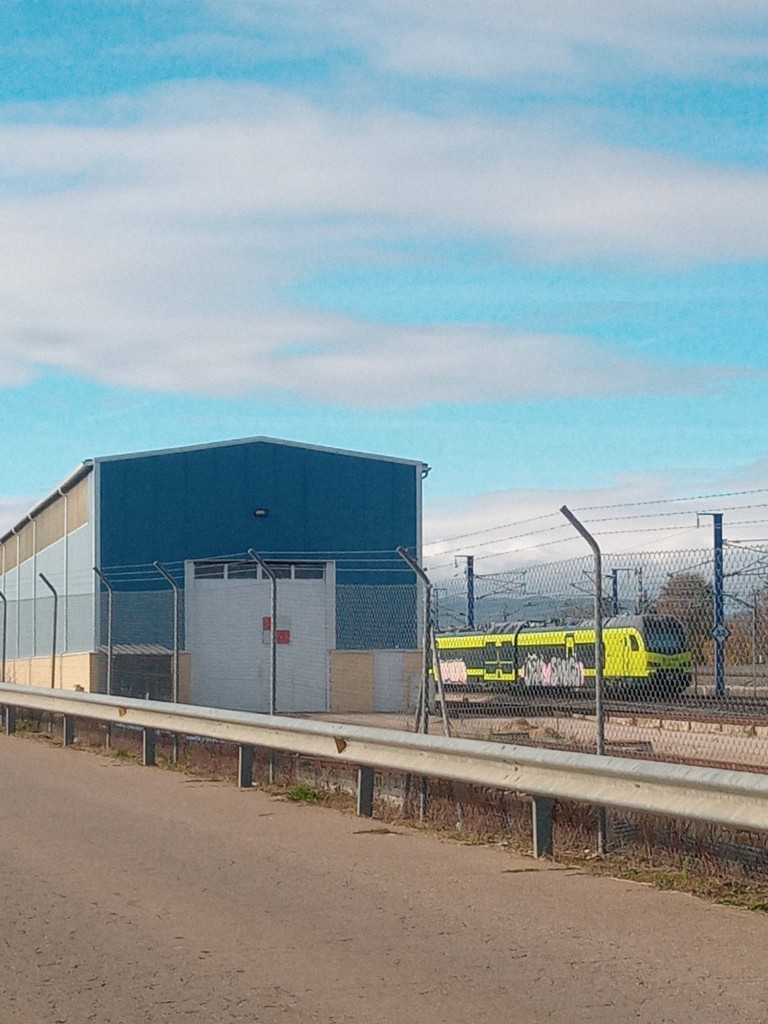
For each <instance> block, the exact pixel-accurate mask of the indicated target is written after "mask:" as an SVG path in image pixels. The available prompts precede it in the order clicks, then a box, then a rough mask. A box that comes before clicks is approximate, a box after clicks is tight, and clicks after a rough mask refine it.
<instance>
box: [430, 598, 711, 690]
mask: <svg viewBox="0 0 768 1024" xmlns="http://www.w3.org/2000/svg"><path fill="white" fill-rule="evenodd" d="M490 630H491V631H490V632H487V633H481V632H466V633H450V634H441V635H439V636H438V637H437V639H436V646H437V654H438V658H439V659H440V668H441V673H442V676H443V682H444V684H445V686H446V688H447V689H448V690H449V691H451V690H453V691H459V692H460V691H462V690H466V691H469V692H472V691H486V692H487V691H489V690H492V691H495V692H504V691H506V690H510V691H516V692H518V693H519V691H521V690H523V689H524V690H525V691H530V692H532V693H536V694H551V695H552V696H555V695H557V696H564V695H567V694H574V695H577V694H579V695H582V696H585V695H587V694H590V693H592V694H593V693H594V692H595V625H594V622H582V623H580V624H578V625H575V626H549V625H546V626H537V625H531V624H527V623H514V622H509V623H500V624H496V625H493V626H491V627H490ZM603 651H604V668H603V678H604V685H605V695H606V697H609V698H616V699H631V698H639V699H645V700H658V699H661V700H674V699H675V698H676V697H679V696H680V694H682V693H683V692H684V691H685V690H686V689H687V688H688V687H689V686H690V684H691V653H690V646H689V644H688V638H687V635H686V630H685V626H684V625H683V623H682V622H680V620H679V619H676V618H674V617H673V616H671V615H650V614H647V615H616V616H613V617H612V618H609V619H606V621H605V623H604V625H603Z"/></svg>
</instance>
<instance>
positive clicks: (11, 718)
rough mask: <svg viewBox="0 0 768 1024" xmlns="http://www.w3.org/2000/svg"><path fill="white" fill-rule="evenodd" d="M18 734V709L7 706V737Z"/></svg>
mask: <svg viewBox="0 0 768 1024" xmlns="http://www.w3.org/2000/svg"><path fill="white" fill-rule="evenodd" d="M15 732H16V708H14V707H12V706H11V705H10V704H6V705H5V735H6V736H13V734H14V733H15Z"/></svg>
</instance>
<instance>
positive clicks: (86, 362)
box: [0, 88, 768, 406]
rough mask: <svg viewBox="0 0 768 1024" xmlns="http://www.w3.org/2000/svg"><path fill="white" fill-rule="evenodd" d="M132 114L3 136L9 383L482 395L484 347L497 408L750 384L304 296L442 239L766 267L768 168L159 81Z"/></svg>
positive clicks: (545, 254) (0, 324)
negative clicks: (302, 301) (321, 282)
mask: <svg viewBox="0 0 768 1024" xmlns="http://www.w3.org/2000/svg"><path fill="white" fill-rule="evenodd" d="M120 107H121V104H119V103H118V104H116V105H115V104H113V107H112V109H117V108H120ZM201 111H202V113H201ZM129 115H130V116H129ZM122 122H123V123H122V125H121V126H120V127H115V126H112V127H109V126H101V127H99V128H88V127H84V126H71V125H52V124H50V123H39V124H30V125H26V126H19V125H6V126H0V237H2V247H3V249H2V253H3V274H2V278H1V279H0V382H2V383H5V384H10V383H17V382H19V381H20V380H22V379H24V377H25V376H28V375H30V374H33V373H35V372H37V371H38V370H39V369H41V368H55V369H64V370H68V371H71V372H73V373H77V374H85V375H87V376H90V377H91V378H95V379H98V380H102V381H106V382H110V383H118V384H124V385H134V386H139V387H149V388H157V389H169V390H183V391H190V392H201V393H202V392H205V393H214V394H234V393H247V392H254V391H258V390H259V389H269V390H270V391H272V392H274V391H275V390H276V391H278V392H282V393H285V394H287V395H290V396H294V397H295V396H296V395H299V396H303V397H306V396H310V397H312V398H315V399H318V400H321V401H329V402H339V403H343V404H351V405H379V406H390V405H404V404H417V403H425V402H435V401H463V400H466V398H467V389H466V384H465V381H466V379H467V378H470V379H472V378H474V377H476V375H477V354H478V353H479V352H482V353H483V356H484V357H485V358H486V359H487V360H489V361H493V364H494V365H497V366H503V367H504V369H505V372H503V373H498V372H495V373H493V374H486V375H483V381H482V389H481V390H479V391H478V392H477V397H478V399H479V400H482V401H485V400H488V399H510V398H511V399H514V398H521V399H528V398H534V397H541V396H563V395H595V394H606V393H607V394H627V393H641V392H647V391H659V390H660V391H670V390H677V391H683V392H685V391H688V392H693V393H696V392H699V391H700V390H701V389H702V388H706V387H708V386H710V385H717V384H718V382H720V381H724V380H727V379H728V378H729V377H730V376H732V375H733V373H735V372H737V371H735V370H732V369H731V370H729V369H728V368H721V369H720V370H717V369H711V368H710V369H706V368H701V367H700V368H696V367H692V368H688V369H687V370H686V371H685V381H684V383H681V371H680V370H679V369H678V370H677V371H676V376H675V378H674V379H673V377H672V376H671V374H670V372H669V371H667V370H665V369H664V368H662V367H658V366H654V365H652V364H646V363H642V362H639V361H637V360H634V361H633V360H630V359H627V358H625V357H623V356H622V355H621V353H620V351H619V350H618V349H615V348H613V347H612V346H611V345H609V344H607V343H598V342H596V341H593V340H590V339H589V338H578V337H566V336H552V335H544V334H542V335H537V334H531V333H527V332H521V331H518V330H515V329H512V328H509V329H503V328H494V329H491V328H489V327H487V326H484V325H482V324H480V325H464V326H459V325H455V324H454V325H451V324H445V325H436V326H413V325H410V326H409V325H386V324H383V323H374V322H367V321H364V320H357V319H354V318H351V317H348V316H344V315H341V314H334V313H326V312H318V311H316V310H313V309H311V308H302V307H300V306H299V305H298V303H297V302H296V301H290V300H288V299H287V298H286V289H288V288H291V287H294V286H296V288H297V290H298V292H299V293H300V285H301V281H302V280H304V279H311V277H312V276H313V275H314V274H315V273H317V272H318V271H321V272H326V271H328V270H329V269H332V268H333V267H334V266H335V265H348V264H354V265H362V264H365V263H366V262H371V263H372V262H377V261H381V260H384V259H393V258H395V257H393V255H392V252H393V251H394V250H395V247H394V246H393V247H391V248H390V249H389V251H388V250H387V246H388V245H389V244H390V243H397V246H398V247H399V248H400V251H401V252H405V254H406V255H405V257H404V258H406V259H407V258H410V257H409V251H412V250H413V249H414V248H418V246H419V245H420V244H422V243H424V242H429V241H432V240H434V239H440V238H443V239H446V238H457V237H458V238H469V239H481V238H482V239H486V240H488V241H490V242H491V243H492V244H494V245H497V246H502V247H507V248H508V249H510V250H517V251H518V252H524V253H527V254H528V255H529V256H530V255H531V254H533V255H535V256H536V257H538V258H539V259H543V260H550V259H555V258H560V259H572V260H575V261H577V262H583V261H585V260H589V259H592V258H604V257H606V256H612V257H616V256H618V257H622V258H635V259H641V260H658V259H659V258H661V259H670V260H677V261H687V260H706V259H727V258H733V259H739V260H741V259H751V258H752V259H754V258H760V257H764V256H765V255H766V254H768V174H765V173H761V172H757V171H741V170H736V169H734V168H728V167H712V166H705V165H700V164H696V163H694V162H692V161H686V160H681V159H672V158H668V157H660V156H654V155H649V154H643V153H639V152H630V151H622V150H619V149H611V148H610V147H607V146H598V145H593V144H585V143H582V144H579V143H578V142H576V141H575V140H574V139H571V138H567V139H566V138H558V137H555V136H553V135H551V134H547V133H544V132H541V131H535V130H533V129H532V128H531V127H530V126H529V125H523V124H513V123H509V122H501V121H494V120H478V119H475V120H469V119H467V120H461V119H453V120H451V119H445V120H440V119H436V118H427V117H419V116H415V115H410V114H396V113H391V112H385V111H378V112H370V113H367V114H360V115H349V114H342V113H338V112H333V111H329V110H326V109H321V108H318V107H316V106H313V105H311V104H309V103H307V102H304V101H299V100H296V99H291V98H289V97H287V96H285V95H282V94H280V93H276V92H274V91H271V90H267V89H261V88H242V89H222V90H220V91H216V90H200V89H199V88H192V89H188V88H187V89H185V88H179V89H164V90H159V91H158V92H156V93H153V94H150V96H149V97H143V98H142V99H141V100H140V101H136V102H134V103H133V109H132V111H131V103H129V102H127V101H126V102H125V103H123V104H122ZM510 272H511V273H514V271H513V270H511V271H510ZM555 364H556V365H557V366H558V368H559V369H558V372H557V373H555V372H553V370H552V366H553V365H555Z"/></svg>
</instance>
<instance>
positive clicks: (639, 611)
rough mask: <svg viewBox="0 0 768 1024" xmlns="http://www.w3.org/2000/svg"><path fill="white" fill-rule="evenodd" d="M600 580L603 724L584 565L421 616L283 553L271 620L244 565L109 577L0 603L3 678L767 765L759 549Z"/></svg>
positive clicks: (473, 592)
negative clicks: (70, 591) (90, 585)
mask: <svg viewBox="0 0 768 1024" xmlns="http://www.w3.org/2000/svg"><path fill="white" fill-rule="evenodd" d="M201 565H202V563H201ZM599 583H600V604H601V608H600V610H601V614H602V616H603V698H604V701H603V716H602V718H599V716H598V714H597V708H596V696H597V665H596V658H595V655H596V645H595V623H594V611H595V590H596V585H597V584H596V581H595V572H594V562H593V559H592V558H591V557H590V556H585V557H583V558H575V559H569V560H567V561H560V562H550V563H546V564H542V565H538V566H533V567H527V568H525V569H521V570H516V571H508V572H502V573H494V574H489V575H483V574H480V573H478V574H477V575H475V576H474V578H473V579H472V580H468V579H467V578H466V576H462V577H456V578H453V579H448V580H443V581H439V582H437V583H433V585H432V587H431V607H430V608H429V609H428V608H427V600H426V597H427V595H426V591H425V587H424V585H423V584H422V583H420V581H419V580H418V579H417V577H416V576H415V575H414V574H412V573H410V571H408V572H407V573H405V574H402V575H398V576H395V577H393V581H392V582H390V581H388V582H386V583H382V584H378V585H377V584H370V583H365V584H363V583H347V582H343V583H339V582H338V579H337V576H336V573H335V572H334V571H333V569H332V568H331V567H329V566H328V565H319V564H316V565H311V566H310V565H308V564H306V565H305V564H303V563H298V562H297V563H285V564H283V565H282V566H281V568H280V571H279V572H278V573H277V578H276V579H275V580H274V587H275V595H276V601H277V615H276V617H275V621H274V622H273V621H272V586H273V583H272V581H271V580H270V579H269V578H267V576H265V575H264V574H263V573H262V572H261V571H260V569H259V568H258V566H256V565H255V564H254V563H253V562H252V561H249V562H244V561H237V560H232V561H231V562H228V563H223V562H217V563H215V565H214V566H213V567H212V566H211V565H206V566H204V567H203V568H201V569H196V568H195V567H194V566H189V565H188V566H187V567H186V570H185V568H184V567H183V566H179V567H177V568H176V572H175V575H173V582H172V583H171V584H169V583H168V581H167V580H165V579H163V578H162V577H160V576H159V574H158V573H157V572H156V571H154V570H153V569H152V567H146V569H142V570H141V572H139V571H138V570H137V569H136V568H135V567H130V568H126V569H124V570H120V569H117V570H112V574H111V576H110V575H109V573H107V574H106V584H105V583H101V582H99V584H98V586H97V585H94V591H93V593H92V594H78V595H74V596H66V595H62V596H60V597H59V598H58V600H54V598H53V597H52V596H50V595H45V596H39V597H38V598H37V599H36V600H34V601H33V600H26V601H18V602H17V601H13V600H7V601H6V603H5V605H4V606H3V608H2V612H3V655H4V663H5V676H6V678H7V679H8V680H9V681H12V682H13V681H15V682H21V683H33V684H36V685H42V686H47V685H50V683H51V681H53V682H54V684H55V685H56V686H64V687H66V688H70V689H74V688H78V687H82V688H83V689H87V690H100V691H102V692H112V693H115V694H123V695H127V696H135V697H147V696H148V697H150V698H151V699H173V697H174V696H177V697H178V699H180V700H182V701H192V702H195V703H199V704H207V705H212V706H219V707H224V708H232V709H236V710H244V711H257V712H269V710H270V706H271V704H270V700H271V691H272V689H274V709H275V710H276V711H277V712H278V713H281V714H311V715H317V716H325V717H330V718H333V719H336V720H340V721H348V722H357V723H361V724H373V725H377V726H382V727H391V728H409V729H411V728H417V727H418V728H424V727H425V728H428V729H429V730H430V731H433V732H443V731H446V730H449V731H450V732H451V733H452V734H453V735H461V736H474V737H478V738H482V739H495V740H507V741H514V742H516V743H526V744H534V745H540V746H549V747H560V748H563V749H571V750H581V751H590V752H591V751H594V750H596V749H597V746H598V739H599V733H600V727H601V725H602V728H603V730H604V749H605V752H606V753H609V754H618V755H622V754H623V755H631V756H635V757H649V758H655V759H661V760H668V761H683V762H691V763H697V764H712V765H720V766H728V767H738V768H745V769H748V770H757V771H763V770H766V768H768V662H767V660H766V659H767V657H768V548H767V549H765V550H762V549H760V548H754V547H753V548H749V549H747V548H745V547H743V546H738V547H737V546H732V545H726V546H725V548H724V550H723V564H722V571H721V572H720V573H719V574H718V573H717V572H716V560H715V556H714V554H713V551H712V550H711V549H709V550H707V549H695V550H688V551H670V552H654V553H640V554H622V555H607V556H604V560H603V579H602V580H601V581H599ZM174 584H175V585H174ZM108 586H109V587H111V588H112V591H111V592H110V590H109V589H108ZM718 589H719V590H720V594H721V608H722V614H721V616H720V621H716V615H715V612H716V609H717V607H718V602H717V591H718ZM428 616H429V617H430V619H431V623H432V626H433V629H434V647H435V650H434V652H433V651H432V650H430V649H429V648H430V647H431V642H430V641H431V638H430V635H429V632H428V630H427V625H428V624H429V622H428ZM54 632H55V650H56V657H55V658H52V649H53V643H54ZM425 642H426V643H427V647H428V651H427V657H426V658H425V655H424V645H425ZM718 648H719V649H720V651H721V652H722V654H723V664H722V669H721V673H720V676H719V675H718V665H717V656H718ZM425 665H429V666H430V668H429V671H428V672H427V673H426V688H425V690H424V693H425V696H426V710H427V715H426V722H425V721H424V716H422V717H421V718H420V716H419V709H420V704H421V702H422V687H423V685H424V680H425ZM440 683H442V687H441V686H440Z"/></svg>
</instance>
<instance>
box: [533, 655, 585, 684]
mask: <svg viewBox="0 0 768 1024" xmlns="http://www.w3.org/2000/svg"><path fill="white" fill-rule="evenodd" d="M523 679H524V680H525V685H526V686H563V687H572V688H574V689H575V688H576V687H579V686H583V685H584V666H583V665H582V663H581V662H580V661H577V660H576V658H560V657H557V656H555V657H553V658H551V659H550V660H549V661H545V660H544V659H543V658H542V657H541V656H540V655H538V654H529V655H528V657H527V658H526V659H525V663H524V665H523Z"/></svg>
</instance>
